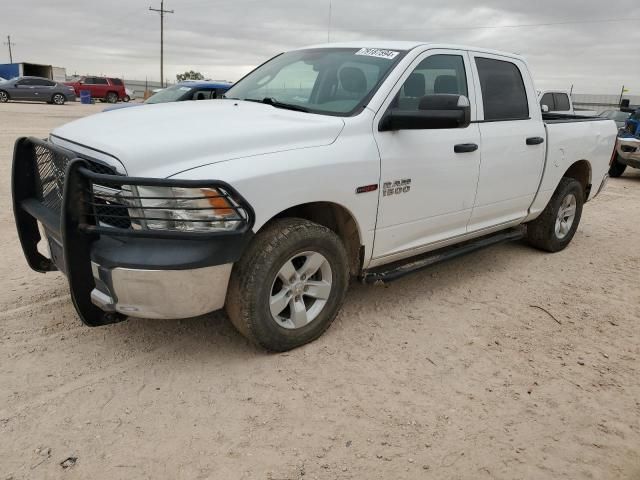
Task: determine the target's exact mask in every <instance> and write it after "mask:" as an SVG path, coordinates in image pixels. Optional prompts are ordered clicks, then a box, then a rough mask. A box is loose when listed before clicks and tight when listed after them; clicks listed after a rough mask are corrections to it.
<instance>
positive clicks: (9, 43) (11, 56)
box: [4, 35, 15, 63]
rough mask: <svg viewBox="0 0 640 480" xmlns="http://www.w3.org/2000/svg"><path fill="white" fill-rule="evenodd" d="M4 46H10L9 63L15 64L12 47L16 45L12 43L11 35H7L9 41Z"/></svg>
mask: <svg viewBox="0 0 640 480" xmlns="http://www.w3.org/2000/svg"><path fill="white" fill-rule="evenodd" d="M4 44H5V45H8V46H9V63H13V53H11V45H15V43H11V35H7V41H6V42H4Z"/></svg>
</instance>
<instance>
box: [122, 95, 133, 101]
mask: <svg viewBox="0 0 640 480" xmlns="http://www.w3.org/2000/svg"><path fill="white" fill-rule="evenodd" d="M122 101H123V102H124V103H128V102H129V101H131V97H130V96H129V95H125V96H124V97H122Z"/></svg>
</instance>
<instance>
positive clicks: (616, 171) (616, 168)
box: [609, 154, 627, 178]
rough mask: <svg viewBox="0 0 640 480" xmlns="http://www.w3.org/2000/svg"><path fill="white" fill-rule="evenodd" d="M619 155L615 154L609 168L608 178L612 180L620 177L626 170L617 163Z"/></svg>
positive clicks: (623, 165) (624, 166)
mask: <svg viewBox="0 0 640 480" xmlns="http://www.w3.org/2000/svg"><path fill="white" fill-rule="evenodd" d="M618 157H619V155H618V154H616V158H614V159H613V162H612V163H611V166H610V167H609V176H610V177H612V178H618V177H620V176H622V174H623V173H624V171H625V170H626V169H627V166H626V165H625V164H624V163H622V162H619V161H618Z"/></svg>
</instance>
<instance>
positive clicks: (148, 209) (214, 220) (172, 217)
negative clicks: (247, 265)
mask: <svg viewBox="0 0 640 480" xmlns="http://www.w3.org/2000/svg"><path fill="white" fill-rule="evenodd" d="M129 189H130V190H129V192H128V193H129V195H127V193H125V192H123V193H124V195H123V197H124V198H125V199H126V198H127V197H129V198H128V199H127V200H128V201H127V204H128V206H129V208H128V210H129V217H130V220H131V226H132V228H134V229H136V230H142V229H148V230H173V231H181V232H215V231H233V230H236V229H238V228H240V227H241V226H242V225H243V223H244V222H245V221H246V220H247V219H246V213H245V211H244V210H243V209H242V208H239V205H238V204H237V203H236V202H235V201H234V200H233V198H232V197H231V196H230V195H229V193H228V192H226V191H224V190H223V189H221V188H209V187H207V188H183V187H149V186H135V185H131V186H130V187H129Z"/></svg>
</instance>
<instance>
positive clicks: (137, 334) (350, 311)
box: [92, 242, 544, 358]
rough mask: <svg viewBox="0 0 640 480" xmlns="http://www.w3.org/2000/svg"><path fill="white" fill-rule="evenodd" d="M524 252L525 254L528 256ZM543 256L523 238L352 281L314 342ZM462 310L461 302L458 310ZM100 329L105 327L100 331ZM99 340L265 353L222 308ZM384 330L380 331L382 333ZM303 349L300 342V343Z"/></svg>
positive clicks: (200, 351)
mask: <svg viewBox="0 0 640 480" xmlns="http://www.w3.org/2000/svg"><path fill="white" fill-rule="evenodd" d="M527 253H528V255H527ZM535 255H544V254H543V253H541V252H537V251H536V250H533V249H532V248H531V247H529V246H527V245H526V244H525V243H524V242H511V243H509V244H503V245H497V246H493V247H490V248H488V249H485V250H483V251H480V252H475V253H472V254H470V255H466V256H464V257H460V258H457V259H454V260H450V261H447V262H445V263H442V264H438V265H434V266H432V267H430V268H428V269H425V270H422V271H419V272H415V273H412V274H410V275H407V276H406V277H404V278H402V279H399V280H397V281H395V282H392V283H389V284H385V285H362V284H360V283H358V282H357V281H354V282H352V284H351V285H350V288H349V291H348V293H347V298H346V300H345V303H344V305H343V308H342V310H341V312H340V313H339V315H338V318H337V319H336V322H334V324H333V325H332V326H331V328H329V330H328V331H327V332H325V334H324V335H323V336H322V337H321V338H320V339H319V340H317V341H316V342H323V343H331V342H332V340H336V339H337V338H340V337H349V336H350V335H356V334H359V333H357V332H361V331H362V329H365V328H366V326H367V325H368V323H369V322H371V321H372V320H378V321H380V323H381V324H382V328H383V329H384V328H392V327H391V326H388V327H385V326H384V319H385V318H386V317H387V316H388V312H387V310H388V311H393V310H394V309H396V308H397V306H398V305H402V306H403V309H405V310H407V311H409V310H411V308H412V302H415V300H416V299H417V298H420V299H424V298H425V296H426V297H428V298H429V299H433V300H434V301H437V300H441V299H442V298H445V297H447V296H448V295H449V294H450V292H451V290H452V289H465V288H466V289H468V288H470V286H469V284H468V282H469V281H471V280H472V279H476V280H477V279H478V278H479V277H482V276H483V275H487V273H491V272H505V271H509V270H513V269H517V268H521V265H522V264H523V263H526V262H527V258H528V257H529V258H530V256H535ZM466 312H467V309H465V308H464V305H462V307H461V309H460V314H461V315H463V314H465V313H466ZM105 330H108V331H106V332H105ZM92 331H95V334H96V335H97V336H99V337H100V340H101V341H103V342H107V343H108V344H109V343H111V344H113V346H114V348H122V342H123V341H126V343H127V344H128V347H129V348H131V349H132V350H136V349H145V348H147V347H148V346H149V343H153V344H156V345H157V346H160V345H161V344H163V343H166V344H168V345H172V344H175V345H178V344H180V345H181V346H180V349H182V350H183V351H184V352H188V354H189V355H198V356H199V355H204V356H208V357H212V356H213V357H221V358H222V357H225V356H229V355H231V356H234V357H237V356H241V357H254V356H255V355H268V352H266V351H265V350H263V349H261V348H259V347H257V346H254V345H253V344H251V343H250V342H248V341H247V340H246V339H244V337H242V336H241V335H240V334H239V333H238V332H237V331H236V330H235V328H234V327H233V326H232V325H231V322H230V321H229V319H228V317H227V315H226V313H225V312H224V311H218V312H214V313H211V314H207V315H203V316H200V317H195V318H190V319H185V320H150V319H135V318H130V319H128V320H125V321H124V322H122V323H119V324H115V325H110V326H106V327H98V328H95V329H92ZM382 334H384V332H382ZM301 348H305V347H301Z"/></svg>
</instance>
